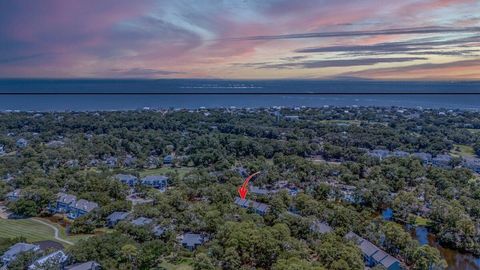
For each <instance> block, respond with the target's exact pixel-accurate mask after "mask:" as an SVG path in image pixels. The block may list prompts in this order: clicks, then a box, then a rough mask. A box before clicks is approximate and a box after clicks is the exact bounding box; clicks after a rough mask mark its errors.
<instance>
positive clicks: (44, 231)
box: [0, 219, 88, 244]
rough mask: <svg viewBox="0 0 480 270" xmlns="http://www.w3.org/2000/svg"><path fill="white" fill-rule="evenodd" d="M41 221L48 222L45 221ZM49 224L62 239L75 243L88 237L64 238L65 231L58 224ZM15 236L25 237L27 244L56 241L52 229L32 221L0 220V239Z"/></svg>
mask: <svg viewBox="0 0 480 270" xmlns="http://www.w3.org/2000/svg"><path fill="white" fill-rule="evenodd" d="M42 220H43V221H45V222H48V221H47V220H45V219H42ZM49 223H50V224H52V225H54V226H55V227H57V228H58V229H59V236H60V238H62V239H65V240H68V241H71V242H74V243H75V242H77V241H79V240H81V239H85V238H86V237H88V235H78V236H66V233H65V229H64V228H63V227H61V226H60V225H58V224H54V223H51V222H49ZM17 236H22V237H25V238H26V239H27V241H28V242H37V241H43V240H52V241H56V240H55V238H54V232H53V229H52V228H50V227H48V226H46V225H43V224H41V223H38V222H36V221H34V220H32V219H0V237H2V238H13V237H17ZM57 242H58V241H57ZM62 244H64V243H62Z"/></svg>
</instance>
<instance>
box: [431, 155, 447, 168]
mask: <svg viewBox="0 0 480 270" xmlns="http://www.w3.org/2000/svg"><path fill="white" fill-rule="evenodd" d="M451 161H452V157H451V156H449V155H437V156H436V157H434V158H432V165H433V166H435V167H440V168H450V167H451V164H450V162H451Z"/></svg>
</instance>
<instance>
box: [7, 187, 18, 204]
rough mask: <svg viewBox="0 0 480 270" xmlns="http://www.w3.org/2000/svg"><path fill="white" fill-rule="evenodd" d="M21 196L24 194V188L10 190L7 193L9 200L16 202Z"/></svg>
mask: <svg viewBox="0 0 480 270" xmlns="http://www.w3.org/2000/svg"><path fill="white" fill-rule="evenodd" d="M21 196H22V190H21V189H18V188H17V189H15V190H14V191H11V192H8V193H7V194H6V195H5V199H6V200H7V201H9V202H14V201H17V200H18V199H20V197H21Z"/></svg>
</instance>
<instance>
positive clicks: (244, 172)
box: [234, 167, 248, 177]
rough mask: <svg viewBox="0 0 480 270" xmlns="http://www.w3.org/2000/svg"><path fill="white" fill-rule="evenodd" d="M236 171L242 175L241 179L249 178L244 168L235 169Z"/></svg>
mask: <svg viewBox="0 0 480 270" xmlns="http://www.w3.org/2000/svg"><path fill="white" fill-rule="evenodd" d="M234 171H235V172H236V173H238V174H240V176H241V177H248V171H247V169H245V168H244V167H235V169H234Z"/></svg>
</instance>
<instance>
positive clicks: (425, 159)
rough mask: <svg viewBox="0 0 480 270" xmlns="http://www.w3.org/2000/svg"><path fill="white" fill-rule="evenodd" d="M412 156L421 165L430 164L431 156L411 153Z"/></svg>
mask: <svg viewBox="0 0 480 270" xmlns="http://www.w3.org/2000/svg"><path fill="white" fill-rule="evenodd" d="M413 155H414V156H415V157H416V158H418V159H420V161H422V163H423V165H428V164H430V163H431V162H432V154H429V153H424V152H417V153H413Z"/></svg>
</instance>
